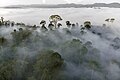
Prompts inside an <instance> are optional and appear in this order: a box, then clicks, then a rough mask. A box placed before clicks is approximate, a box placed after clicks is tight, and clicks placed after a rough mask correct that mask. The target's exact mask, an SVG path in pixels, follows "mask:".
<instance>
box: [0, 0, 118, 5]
mask: <svg viewBox="0 0 120 80" xmlns="http://www.w3.org/2000/svg"><path fill="white" fill-rule="evenodd" d="M112 2H119V3H120V0H0V6H7V5H17V4H62V3H82V4H91V3H112Z"/></svg>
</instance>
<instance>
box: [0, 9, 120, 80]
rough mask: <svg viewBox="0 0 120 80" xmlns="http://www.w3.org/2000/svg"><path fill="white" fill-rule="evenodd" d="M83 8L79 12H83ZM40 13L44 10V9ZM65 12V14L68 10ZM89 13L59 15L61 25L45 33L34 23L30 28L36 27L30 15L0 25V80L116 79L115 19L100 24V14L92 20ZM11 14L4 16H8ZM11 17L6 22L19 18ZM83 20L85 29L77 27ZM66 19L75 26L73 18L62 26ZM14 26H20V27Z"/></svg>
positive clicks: (119, 57)
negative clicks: (23, 23)
mask: <svg viewBox="0 0 120 80" xmlns="http://www.w3.org/2000/svg"><path fill="white" fill-rule="evenodd" d="M88 10H89V9H87V10H85V11H83V13H84V12H86V14H87V11H88ZM104 10H106V8H105V9H104ZM48 11H50V12H51V13H53V12H54V11H51V10H48ZM57 11H58V12H60V11H61V13H60V14H61V17H62V15H63V14H62V11H64V10H62V9H60V10H57ZM92 11H94V10H92ZM107 11H108V12H110V10H107ZM107 11H106V13H107ZM28 12H30V11H29V10H28ZM43 12H44V13H46V10H43ZM88 12H89V11H88ZM38 13H39V12H38ZM51 13H50V14H51ZM66 13H70V10H69V11H67V12H66ZM72 13H74V12H72ZM93 13H95V12H93ZM93 13H90V14H89V15H90V16H89V18H88V17H86V16H84V17H85V19H81V20H80V21H79V19H80V18H77V16H75V15H74V16H72V20H71V18H70V17H69V16H71V15H73V14H69V15H68V16H65V15H66V14H64V15H63V21H61V23H62V24H63V26H62V27H60V28H59V29H54V30H48V31H42V30H41V28H40V27H37V28H32V27H30V26H33V25H34V24H36V25H38V26H40V25H39V21H38V22H37V21H33V20H30V21H29V20H28V19H29V18H28V17H29V16H30V15H32V13H31V14H29V15H28V16H27V19H26V18H24V20H21V19H22V18H20V20H21V21H22V22H24V21H25V26H24V25H14V26H4V25H2V26H0V46H1V47H0V63H1V64H0V80H120V76H119V73H120V54H119V52H120V34H119V31H120V28H119V23H118V21H117V20H115V21H114V22H105V21H104V18H103V19H101V18H98V20H101V21H100V22H97V21H96V22H95V20H93V19H94V18H95V17H93ZM100 13H102V12H100ZM13 14H14V13H13ZM19 14H21V13H19ZM46 14H47V13H46ZM50 14H47V16H49V15H50ZM81 14H82V13H81ZM11 15H12V14H10V15H9V16H8V15H5V16H6V17H7V18H8V19H9V18H11ZM21 15H22V14H21ZM25 15H27V13H26V14H25ZM25 15H23V16H25ZM37 15H38V14H37ZM44 15H45V14H44ZM77 15H78V14H77ZM91 15H92V16H91ZM99 15H102V14H99ZM105 15H107V14H105ZM112 15H113V14H112ZM23 16H22V17H23ZM33 16H35V14H34V15H33ZM33 16H32V17H33ZM81 16H82V15H81ZM94 16H97V14H96V15H94ZM16 17H17V18H18V15H16V16H14V17H12V18H11V19H10V20H11V21H12V19H13V20H14V21H15V22H19V21H20V20H18V19H17V18H16ZM110 17H111V16H110ZM41 18H45V19H46V21H47V24H46V26H47V25H48V22H49V21H48V20H47V19H48V18H49V17H48V18H47V17H45V16H41ZM64 18H65V19H64ZM86 18H87V19H90V21H91V23H92V25H91V28H90V29H84V30H81V28H82V25H83V24H84V23H83V22H84V21H85V20H86ZM92 18H93V19H92ZM105 18H108V17H105ZM16 19H17V20H16ZM35 20H38V18H37V17H36V18H35ZM66 20H71V22H72V23H75V24H76V23H77V22H78V23H79V25H75V27H73V28H72V27H70V28H68V27H67V26H66V25H65V21H66ZM32 21H33V22H32ZM29 22H30V23H29ZM28 23H29V24H28ZM28 25H29V26H28ZM20 28H22V29H23V30H22V31H20ZM47 28H48V27H47ZM14 30H16V32H14Z"/></svg>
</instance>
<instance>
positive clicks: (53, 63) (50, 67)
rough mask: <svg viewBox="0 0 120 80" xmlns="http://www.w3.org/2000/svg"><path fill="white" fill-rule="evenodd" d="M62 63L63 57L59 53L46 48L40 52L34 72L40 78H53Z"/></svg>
mask: <svg viewBox="0 0 120 80" xmlns="http://www.w3.org/2000/svg"><path fill="white" fill-rule="evenodd" d="M62 64H63V59H62V58H61V56H60V55H59V53H57V52H54V51H51V50H48V51H42V52H40V55H39V56H38V59H37V62H36V64H35V67H34V68H35V72H36V73H37V76H36V77H37V78H38V79H40V80H53V77H54V76H55V75H57V72H58V71H59V69H60V68H61V66H62Z"/></svg>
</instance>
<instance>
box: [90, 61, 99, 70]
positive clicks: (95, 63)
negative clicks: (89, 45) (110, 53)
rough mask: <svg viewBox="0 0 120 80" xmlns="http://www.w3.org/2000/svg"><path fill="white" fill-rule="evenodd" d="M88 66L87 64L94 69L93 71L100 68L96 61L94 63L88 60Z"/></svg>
mask: <svg viewBox="0 0 120 80" xmlns="http://www.w3.org/2000/svg"><path fill="white" fill-rule="evenodd" d="M88 64H89V67H90V68H92V69H94V70H96V69H99V68H100V64H99V63H98V62H97V61H95V60H89V61H88Z"/></svg>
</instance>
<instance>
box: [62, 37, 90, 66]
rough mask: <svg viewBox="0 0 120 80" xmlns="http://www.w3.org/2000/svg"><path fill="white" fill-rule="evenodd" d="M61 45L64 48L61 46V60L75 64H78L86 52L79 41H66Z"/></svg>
mask: <svg viewBox="0 0 120 80" xmlns="http://www.w3.org/2000/svg"><path fill="white" fill-rule="evenodd" d="M63 45H64V46H61V51H62V52H61V53H63V58H64V59H65V60H67V61H69V62H73V63H75V64H80V63H81V62H82V61H83V59H84V56H85V55H86V54H87V52H88V50H87V48H86V47H85V46H84V45H82V42H81V41H80V40H79V39H73V40H72V41H67V42H66V43H64V44H63Z"/></svg>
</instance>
